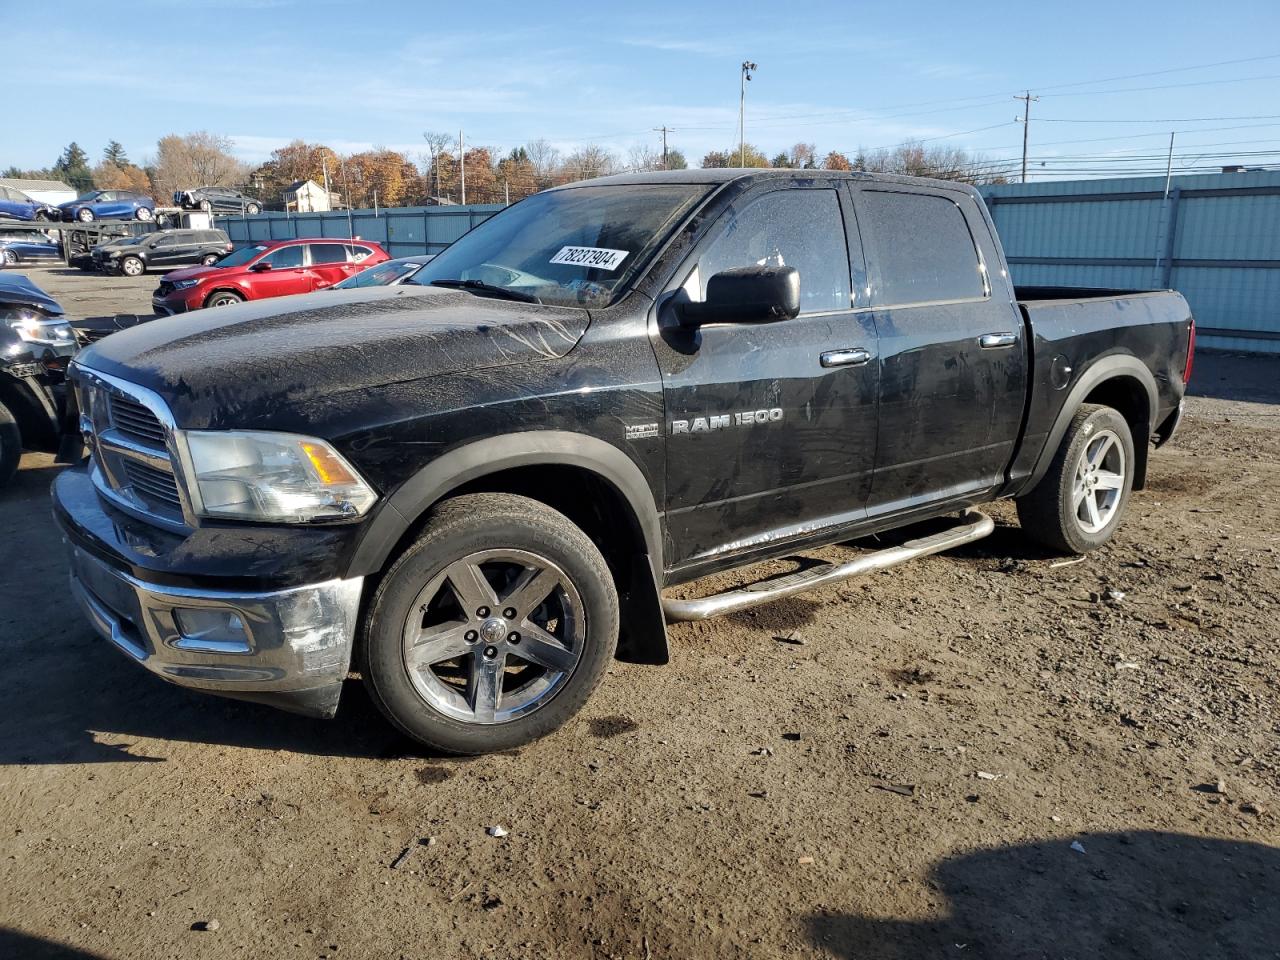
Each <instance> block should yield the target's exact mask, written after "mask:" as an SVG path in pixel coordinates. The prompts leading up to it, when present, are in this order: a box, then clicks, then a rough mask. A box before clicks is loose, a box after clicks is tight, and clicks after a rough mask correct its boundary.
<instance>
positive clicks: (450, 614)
mask: <svg viewBox="0 0 1280 960" xmlns="http://www.w3.org/2000/svg"><path fill="white" fill-rule="evenodd" d="M617 639H618V595H617V591H616V589H615V587H614V583H613V578H612V576H611V575H610V573H609V568H608V566H607V565H606V563H605V561H604V557H602V556H601V555H600V551H599V550H598V549H597V548H596V546H595V544H594V543H592V542H591V540H590V539H589V538H588V537H587V535H586V534H585V533H583V532H582V530H580V529H579V528H578V527H576V526H575V525H574V524H573V523H572V522H571V521H570V520H569V519H568V518H567V517H565V516H564V515H563V514H561V513H559V512H557V511H555V510H553V509H551V508H550V507H548V506H546V505H545V504H542V503H539V502H538V501H536V500H530V499H528V498H526V497H518V496H512V495H509V494H469V495H466V496H461V497H457V498H455V499H453V500H450V501H447V502H445V503H444V504H442V505H441V506H439V507H437V508H436V510H435V511H434V512H433V513H432V516H431V518H430V520H429V521H428V523H427V526H426V528H425V529H424V530H423V533H422V535H421V536H420V537H419V538H418V539H417V541H415V542H414V543H413V545H412V546H410V547H409V548H408V549H407V550H405V552H404V553H403V554H402V555H401V556H400V558H399V559H398V560H396V562H395V564H394V565H393V566H392V567H391V569H390V570H389V571H388V572H387V574H386V576H385V577H384V578H383V580H382V582H381V584H380V585H379V587H378V590H377V592H376V593H375V594H374V596H373V599H372V601H371V603H370V605H369V610H368V613H367V614H366V617H365V623H364V631H363V643H362V644H361V655H362V669H363V673H364V678H365V683H366V684H367V685H368V687H369V691H370V695H371V696H372V698H373V701H374V703H376V704H377V706H378V708H379V710H381V711H382V713H383V714H384V715H385V716H386V717H387V718H388V719H389V720H390V721H391V723H392V724H393V725H395V726H396V727H397V728H399V729H400V730H401V731H402V732H404V733H405V734H407V735H408V736H410V737H413V738H414V739H415V740H418V741H420V742H421V743H424V744H426V745H427V746H430V747H432V748H434V749H437V750H443V751H445V752H448V753H460V754H475V753H487V752H490V751H494V750H505V749H510V748H512V747H516V746H519V745H521V744H524V743H528V742H529V741H531V740H534V739H536V738H538V737H541V736H544V735H546V734H548V733H550V732H551V731H553V730H555V729H556V728H557V727H559V726H561V725H562V724H563V723H565V722H566V721H567V720H568V719H569V718H571V717H572V716H573V715H574V714H576V713H577V712H578V710H579V709H580V708H581V707H582V705H583V704H584V703H585V702H586V700H587V697H588V696H590V694H591V692H592V691H593V690H594V689H595V688H596V686H597V685H598V684H599V683H600V680H601V678H602V677H603V675H604V671H605V669H606V667H607V666H608V664H609V661H610V660H611V659H612V658H613V654H614V650H615V649H616V647H617Z"/></svg>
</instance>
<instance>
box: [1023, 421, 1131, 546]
mask: <svg viewBox="0 0 1280 960" xmlns="http://www.w3.org/2000/svg"><path fill="white" fill-rule="evenodd" d="M1134 461H1135V457H1134V450H1133V434H1132V433H1131V432H1130V430H1129V424H1128V422H1127V421H1126V420H1125V419H1124V417H1123V416H1121V415H1120V413H1119V412H1118V411H1117V410H1114V409H1113V408H1111V407H1104V406H1101V405H1098V404H1092V403H1086V404H1083V405H1082V406H1081V407H1080V409H1079V410H1077V411H1076V414H1075V416H1074V417H1072V418H1071V423H1070V424H1069V425H1068V426H1067V432H1066V433H1065V434H1064V435H1063V437H1062V443H1061V445H1060V446H1059V447H1058V451H1057V453H1055V454H1054V456H1053V460H1052V461H1051V462H1050V464H1049V470H1048V472H1047V473H1046V474H1045V475H1044V477H1043V478H1042V479H1041V480H1040V482H1039V483H1038V484H1036V486H1035V487H1034V489H1032V491H1031V492H1030V493H1028V494H1027V495H1026V496H1023V497H1020V498H1019V499H1018V501H1017V505H1018V521H1019V523H1020V524H1021V525H1022V529H1023V532H1024V533H1026V535H1027V536H1028V537H1030V538H1031V539H1032V540H1035V541H1037V542H1039V543H1042V544H1044V545H1045V546H1047V547H1051V548H1052V549H1054V550H1058V551H1061V552H1063V553H1069V554H1084V553H1089V552H1090V551H1092V550H1097V549H1098V548H1099V547H1101V546H1102V545H1103V544H1105V543H1106V542H1107V541H1108V540H1110V539H1111V537H1112V536H1113V535H1114V534H1115V532H1116V530H1117V528H1118V527H1119V526H1120V521H1121V520H1122V519H1123V517H1124V512H1125V509H1126V508H1127V507H1128V505H1129V494H1130V493H1131V492H1132V490H1133V466H1134Z"/></svg>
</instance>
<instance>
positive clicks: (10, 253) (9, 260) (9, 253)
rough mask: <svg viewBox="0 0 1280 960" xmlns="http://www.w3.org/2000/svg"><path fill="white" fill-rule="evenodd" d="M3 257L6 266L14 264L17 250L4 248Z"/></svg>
mask: <svg viewBox="0 0 1280 960" xmlns="http://www.w3.org/2000/svg"><path fill="white" fill-rule="evenodd" d="M3 259H4V265H5V266H6V267H13V266H16V265H17V264H18V259H19V258H18V252H17V251H16V250H5V251H4V257H3Z"/></svg>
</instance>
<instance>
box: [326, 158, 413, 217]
mask: <svg viewBox="0 0 1280 960" xmlns="http://www.w3.org/2000/svg"><path fill="white" fill-rule="evenodd" d="M326 149H327V148H326ZM406 168H408V171H409V177H408V178H406V177H405V173H406ZM339 170H340V171H341V173H342V181H341V182H342V184H343V186H344V187H347V188H348V189H349V191H350V195H349V196H348V197H347V202H348V203H349V204H350V205H351V206H353V207H371V206H373V205H374V202H375V199H376V202H377V203H378V205H379V206H384V207H398V206H402V205H403V204H404V202H405V197H406V196H407V195H409V194H411V193H416V191H417V180H418V171H417V168H416V167H414V165H413V164H411V163H409V161H408V160H406V159H405V158H404V157H403V156H402V155H401V154H399V153H396V152H395V151H394V150H387V149H386V148H375V149H373V150H366V151H365V152H364V153H357V154H355V155H353V156H350V157H347V158H346V160H341V161H339ZM332 175H333V172H332V171H331V173H330V176H332ZM322 176H323V174H322ZM312 179H314V178H312Z"/></svg>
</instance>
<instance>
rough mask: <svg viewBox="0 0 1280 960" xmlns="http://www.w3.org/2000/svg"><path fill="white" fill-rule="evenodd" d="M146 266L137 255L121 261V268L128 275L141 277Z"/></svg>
mask: <svg viewBox="0 0 1280 960" xmlns="http://www.w3.org/2000/svg"><path fill="white" fill-rule="evenodd" d="M145 269H146V266H145V265H144V264H143V262H142V261H141V260H139V259H138V258H137V257H125V258H124V259H123V260H122V261H120V270H121V272H122V273H123V274H124V275H125V276H126V277H140V276H142V272H143V271H144V270H145Z"/></svg>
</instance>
